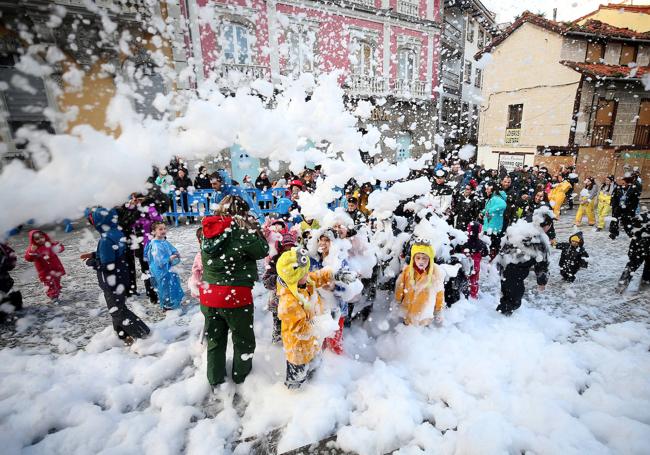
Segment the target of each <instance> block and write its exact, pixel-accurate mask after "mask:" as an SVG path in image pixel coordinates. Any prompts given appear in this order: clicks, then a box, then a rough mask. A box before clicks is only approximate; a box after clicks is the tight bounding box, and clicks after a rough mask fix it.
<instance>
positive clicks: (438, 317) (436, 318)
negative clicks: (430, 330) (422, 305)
mask: <svg viewBox="0 0 650 455" xmlns="http://www.w3.org/2000/svg"><path fill="white" fill-rule="evenodd" d="M442 321H443V319H442V311H434V312H433V323H434V324H435V325H436V326H437V327H440V326H442Z"/></svg>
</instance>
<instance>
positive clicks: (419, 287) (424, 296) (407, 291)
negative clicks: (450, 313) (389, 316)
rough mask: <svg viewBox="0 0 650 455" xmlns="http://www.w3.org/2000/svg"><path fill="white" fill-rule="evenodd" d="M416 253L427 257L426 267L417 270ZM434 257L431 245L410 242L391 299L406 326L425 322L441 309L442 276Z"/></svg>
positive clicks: (442, 297) (442, 299)
mask: <svg viewBox="0 0 650 455" xmlns="http://www.w3.org/2000/svg"><path fill="white" fill-rule="evenodd" d="M418 253H423V254H426V255H427V256H428V257H429V265H428V267H427V268H426V270H419V269H418V268H417V267H416V265H415V255H416V254H418ZM435 256H436V255H435V253H434V251H433V248H432V247H431V245H426V244H422V243H415V244H413V246H412V247H411V256H410V260H409V263H408V264H407V265H406V266H405V267H404V269H403V270H402V273H401V274H400V276H399V277H398V278H397V283H396V286H395V299H396V300H397V301H398V302H399V303H400V305H401V307H402V310H403V311H404V323H405V324H407V325H412V324H413V325H428V324H429V323H430V322H431V320H432V319H433V318H434V316H435V315H438V314H439V313H440V311H442V306H443V305H444V300H445V291H444V282H443V280H444V277H443V273H442V271H441V270H440V269H439V267H438V266H437V265H436V264H435V262H434V259H435Z"/></svg>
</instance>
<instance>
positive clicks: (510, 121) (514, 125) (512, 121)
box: [506, 103, 524, 130]
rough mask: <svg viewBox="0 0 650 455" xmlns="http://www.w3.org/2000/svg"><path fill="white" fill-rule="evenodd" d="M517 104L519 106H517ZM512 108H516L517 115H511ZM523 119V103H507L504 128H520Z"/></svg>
mask: <svg viewBox="0 0 650 455" xmlns="http://www.w3.org/2000/svg"><path fill="white" fill-rule="evenodd" d="M517 106H520V107H519V108H518V107H517ZM514 109H518V112H519V115H518V116H517V115H515V116H513V115H512V113H513V112H515V111H514ZM517 117H519V122H518V123H517V122H516V120H517ZM523 120H524V104H523V103H517V104H509V105H508V119H507V123H506V125H507V126H506V129H509V130H520V129H521V125H522V123H523Z"/></svg>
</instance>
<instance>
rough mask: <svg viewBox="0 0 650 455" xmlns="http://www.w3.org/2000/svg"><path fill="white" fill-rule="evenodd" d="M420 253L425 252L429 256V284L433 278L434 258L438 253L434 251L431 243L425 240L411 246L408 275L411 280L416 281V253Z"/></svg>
mask: <svg viewBox="0 0 650 455" xmlns="http://www.w3.org/2000/svg"><path fill="white" fill-rule="evenodd" d="M418 253H423V254H426V255H427V256H429V270H428V272H427V284H428V283H431V281H432V278H433V260H434V259H435V257H436V253H435V252H434V251H433V248H432V247H431V245H430V244H429V243H425V242H417V241H416V242H415V243H414V244H413V246H411V260H410V261H409V265H408V270H407V271H408V277H409V280H411V281H412V282H415V255H416V254H418Z"/></svg>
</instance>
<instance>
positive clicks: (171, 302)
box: [145, 222, 185, 311]
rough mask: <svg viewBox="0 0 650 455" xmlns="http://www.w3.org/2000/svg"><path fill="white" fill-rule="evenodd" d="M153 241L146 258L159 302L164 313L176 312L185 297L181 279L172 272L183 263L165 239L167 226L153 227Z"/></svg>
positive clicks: (155, 224)
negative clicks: (173, 268)
mask: <svg viewBox="0 0 650 455" xmlns="http://www.w3.org/2000/svg"><path fill="white" fill-rule="evenodd" d="M151 229H152V231H151V232H152V234H153V239H152V240H151V241H150V242H149V243H148V244H147V247H146V248H145V256H146V257H147V262H149V267H150V270H151V277H152V279H153V281H154V283H155V285H156V292H157V293H158V301H159V302H160V308H161V309H162V310H163V311H168V310H175V309H177V308H178V307H179V306H180V305H181V301H182V300H183V297H184V295H185V294H184V292H183V288H182V287H181V279H180V277H179V276H178V274H177V273H176V272H174V271H172V267H173V266H175V265H176V264H178V263H180V262H181V257H180V254H178V250H177V249H176V248H174V246H172V244H171V243H169V242H168V241H167V240H165V237H166V236H167V226H165V223H162V222H157V223H153V224H152V225H151Z"/></svg>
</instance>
